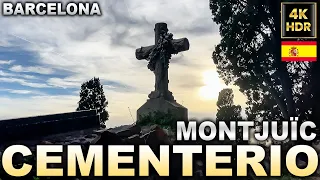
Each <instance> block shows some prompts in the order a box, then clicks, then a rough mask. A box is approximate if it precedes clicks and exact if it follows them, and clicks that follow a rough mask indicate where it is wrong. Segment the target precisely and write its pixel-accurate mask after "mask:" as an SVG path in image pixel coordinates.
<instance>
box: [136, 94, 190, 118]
mask: <svg viewBox="0 0 320 180" xmlns="http://www.w3.org/2000/svg"><path fill="white" fill-rule="evenodd" d="M156 111H160V112H164V113H168V112H169V111H170V112H171V113H172V115H173V116H175V118H176V119H177V120H184V121H187V120H188V109H187V108H185V107H184V106H182V105H181V104H179V103H177V102H176V101H175V100H172V101H169V100H166V99H164V98H156V99H148V100H147V102H146V103H144V104H143V105H142V106H141V107H140V108H139V109H138V111H137V121H139V117H140V116H145V115H149V113H154V112H156Z"/></svg>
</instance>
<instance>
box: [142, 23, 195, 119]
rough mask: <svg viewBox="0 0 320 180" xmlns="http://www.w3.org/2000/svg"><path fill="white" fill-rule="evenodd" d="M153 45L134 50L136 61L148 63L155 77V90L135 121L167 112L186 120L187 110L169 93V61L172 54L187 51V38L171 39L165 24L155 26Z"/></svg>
mask: <svg viewBox="0 0 320 180" xmlns="http://www.w3.org/2000/svg"><path fill="white" fill-rule="evenodd" d="M154 32H155V45H152V46H147V47H141V48H139V49H137V50H136V58H137V59H138V60H143V59H145V60H147V61H149V64H148V69H149V70H151V71H152V72H153V73H154V75H155V90H154V91H152V92H151V93H150V94H149V96H148V97H149V99H148V100H147V102H146V103H145V104H143V105H142V106H141V107H140V108H139V109H138V111H137V121H139V119H140V117H141V116H145V115H149V114H150V113H154V112H156V111H159V112H164V113H168V112H169V111H170V112H171V113H172V114H173V115H174V116H175V118H176V119H177V120H185V121H186V120H188V109H187V108H185V107H184V106H182V105H181V104H179V103H177V102H176V100H175V99H174V97H173V95H172V92H170V91H169V88H168V85H169V78H168V69H169V60H170V59H171V56H172V55H173V54H178V53H179V52H182V51H187V50H189V41H188V39H187V38H181V39H173V38H172V34H170V33H168V28H167V24H166V23H157V24H156V25H155V29H154Z"/></svg>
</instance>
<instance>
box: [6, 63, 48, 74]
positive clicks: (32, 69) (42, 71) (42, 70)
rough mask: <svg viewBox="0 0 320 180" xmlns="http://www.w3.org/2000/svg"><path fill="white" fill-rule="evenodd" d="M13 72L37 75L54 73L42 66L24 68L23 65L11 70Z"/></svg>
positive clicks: (13, 67)
mask: <svg viewBox="0 0 320 180" xmlns="http://www.w3.org/2000/svg"><path fill="white" fill-rule="evenodd" d="M10 71H13V72H32V73H37V74H52V73H53V72H54V71H53V70H52V69H50V68H45V67H40V66H29V67H23V66H21V65H15V66H12V67H11V68H10Z"/></svg>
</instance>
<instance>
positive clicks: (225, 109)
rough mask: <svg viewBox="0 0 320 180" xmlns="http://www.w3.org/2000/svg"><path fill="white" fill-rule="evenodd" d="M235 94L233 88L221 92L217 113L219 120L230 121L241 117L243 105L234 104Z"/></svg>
mask: <svg viewBox="0 0 320 180" xmlns="http://www.w3.org/2000/svg"><path fill="white" fill-rule="evenodd" d="M233 98H234V94H233V90H232V89H223V90H221V91H220V93H219V97H218V101H217V106H218V111H217V115H216V120H217V121H230V120H240V119H241V106H240V105H234V102H233Z"/></svg>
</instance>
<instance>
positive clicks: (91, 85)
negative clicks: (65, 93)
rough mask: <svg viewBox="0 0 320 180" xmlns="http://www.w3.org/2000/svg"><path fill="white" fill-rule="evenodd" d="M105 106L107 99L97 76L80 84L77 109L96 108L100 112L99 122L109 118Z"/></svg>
mask: <svg viewBox="0 0 320 180" xmlns="http://www.w3.org/2000/svg"><path fill="white" fill-rule="evenodd" d="M107 106H108V101H107V99H106V97H105V95H104V92H103V86H102V85H101V83H100V79H99V78H96V77H94V78H92V79H91V80H89V81H86V82H84V83H83V84H82V85H81V90H80V101H79V102H78V108H77V111H81V110H92V109H96V110H97V112H98V113H99V114H100V121H101V123H105V121H107V120H108V119H109V114H108V111H107V110H106V107H107Z"/></svg>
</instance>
